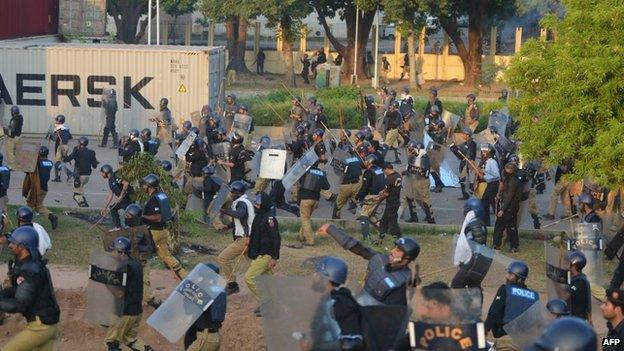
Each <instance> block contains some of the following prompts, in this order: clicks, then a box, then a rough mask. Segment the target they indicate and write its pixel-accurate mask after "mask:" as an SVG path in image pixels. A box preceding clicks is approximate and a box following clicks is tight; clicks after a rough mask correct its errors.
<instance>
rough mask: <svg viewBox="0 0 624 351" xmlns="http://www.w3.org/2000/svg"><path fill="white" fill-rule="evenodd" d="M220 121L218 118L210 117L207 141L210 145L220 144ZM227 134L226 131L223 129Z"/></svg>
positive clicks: (207, 126) (207, 127)
mask: <svg viewBox="0 0 624 351" xmlns="http://www.w3.org/2000/svg"><path fill="white" fill-rule="evenodd" d="M219 128H220V127H219V120H218V119H217V117H216V116H210V117H209V118H208V122H207V123H206V141H207V142H208V145H212V144H215V143H218V142H219ZM223 132H224V133H225V129H223Z"/></svg>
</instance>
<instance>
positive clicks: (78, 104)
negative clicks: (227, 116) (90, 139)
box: [0, 42, 226, 136]
mask: <svg viewBox="0 0 624 351" xmlns="http://www.w3.org/2000/svg"><path fill="white" fill-rule="evenodd" d="M225 64H226V62H225V48H224V47H196V46H147V45H98V44H46V45H31V46H25V45H20V44H15V43H10V42H7V43H3V44H0V117H2V119H3V122H4V123H7V122H8V119H9V118H10V112H9V110H10V108H11V106H12V105H17V106H19V108H20V110H21V111H22V115H23V116H24V133H28V134H41V133H46V132H47V131H48V128H49V126H50V123H51V122H52V120H53V118H54V117H55V116H56V115H58V114H63V115H65V117H66V120H67V122H66V124H67V125H68V126H69V127H70V129H71V131H72V134H74V135H75V136H76V135H100V134H101V133H102V128H103V116H104V115H103V111H102V108H101V107H100V106H101V98H102V90H103V89H105V88H113V89H115V91H116V92H117V104H118V106H119V110H118V111H117V118H116V124H117V131H118V132H119V134H120V135H125V134H127V132H128V131H129V130H130V129H132V128H139V129H141V128H145V127H149V128H151V129H154V128H155V126H154V123H153V122H149V121H148V118H150V117H152V116H155V115H157V114H158V104H159V101H160V99H161V98H162V97H166V98H168V99H169V108H170V109H171V112H172V115H173V117H174V119H175V120H176V121H177V122H178V123H181V122H182V121H184V120H190V116H191V113H192V112H194V111H199V110H201V108H202V106H203V105H206V104H209V105H210V106H211V107H213V108H214V107H215V104H216V102H217V95H218V94H219V93H220V91H219V88H220V86H221V85H222V84H221V83H222V81H223V78H224V75H225ZM221 94H223V93H222V92H221ZM222 96H223V95H222ZM5 125H6V124H5Z"/></svg>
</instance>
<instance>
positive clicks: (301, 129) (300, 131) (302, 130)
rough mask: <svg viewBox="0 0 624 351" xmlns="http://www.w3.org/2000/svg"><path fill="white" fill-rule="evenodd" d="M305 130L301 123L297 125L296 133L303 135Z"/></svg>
mask: <svg viewBox="0 0 624 351" xmlns="http://www.w3.org/2000/svg"><path fill="white" fill-rule="evenodd" d="M305 132H306V128H305V127H304V126H302V125H299V126H297V135H303V134H305Z"/></svg>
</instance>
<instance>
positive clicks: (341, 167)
mask: <svg viewBox="0 0 624 351" xmlns="http://www.w3.org/2000/svg"><path fill="white" fill-rule="evenodd" d="M349 157H351V154H350V153H349V152H348V151H346V150H344V149H341V148H339V147H338V148H336V150H334V154H333V155H332V159H331V161H329V165H330V166H331V168H332V170H333V171H334V173H336V174H341V175H342V174H344V171H345V167H346V166H347V159H348V158H349Z"/></svg>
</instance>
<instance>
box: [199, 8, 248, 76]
mask: <svg viewBox="0 0 624 351" xmlns="http://www.w3.org/2000/svg"><path fill="white" fill-rule="evenodd" d="M199 1H200V2H199V4H198V6H197V8H198V10H199V11H200V12H201V13H202V15H203V16H204V17H206V18H210V19H211V20H213V21H217V22H225V36H226V38H227V44H226V46H227V50H228V53H229V60H230V61H229V62H228V68H230V69H233V70H235V71H236V72H239V73H247V72H249V69H248V68H247V65H246V64H245V50H247V25H248V20H249V19H251V18H254V17H256V15H257V14H256V13H254V12H255V9H256V7H255V2H254V1H236V0H199Z"/></svg>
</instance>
